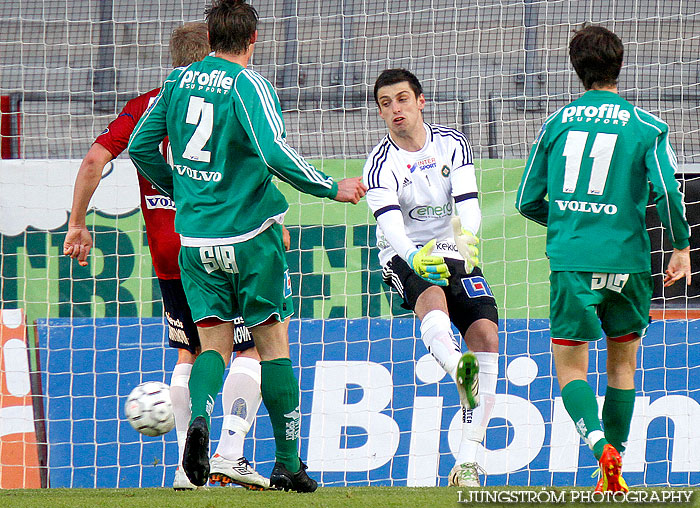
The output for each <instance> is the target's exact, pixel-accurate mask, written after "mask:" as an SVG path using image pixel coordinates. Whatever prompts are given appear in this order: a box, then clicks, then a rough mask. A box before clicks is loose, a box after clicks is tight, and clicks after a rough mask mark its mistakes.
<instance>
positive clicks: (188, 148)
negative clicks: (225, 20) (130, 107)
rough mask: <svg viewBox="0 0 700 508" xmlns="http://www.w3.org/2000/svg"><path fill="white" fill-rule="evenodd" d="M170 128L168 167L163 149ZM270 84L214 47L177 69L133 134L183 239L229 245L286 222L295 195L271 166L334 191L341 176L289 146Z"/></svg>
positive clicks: (320, 191)
mask: <svg viewBox="0 0 700 508" xmlns="http://www.w3.org/2000/svg"><path fill="white" fill-rule="evenodd" d="M166 134H167V135H168V137H169V140H170V147H171V151H172V157H173V166H172V167H170V165H168V164H167V163H166V162H165V160H164V159H163V157H162V156H161V155H160V153H159V152H158V150H157V143H159V142H160V140H161V139H163V137H164V136H165V135H166ZM285 138H286V132H285V128H284V122H283V120H282V112H281V108H280V104H279V100H278V98H277V94H276V93H275V91H274V89H273V88H272V85H271V84H270V83H269V82H268V81H267V80H266V79H265V78H263V77H262V76H261V75H260V74H258V73H257V72H255V71H252V70H250V69H247V68H245V67H243V66H241V65H239V64H237V63H233V62H229V61H228V60H224V59H222V58H218V57H216V56H211V55H210V56H207V57H206V58H205V59H204V60H202V61H201V62H195V63H193V64H191V65H189V66H187V67H181V68H178V69H175V70H174V71H173V72H172V73H171V74H170V76H168V78H167V79H166V80H165V82H164V83H163V86H162V87H161V92H160V94H159V95H158V97H157V98H156V100H155V102H154V104H153V105H152V106H151V107H150V108H149V109H148V111H146V113H145V114H144V115H143V117H142V118H141V120H140V122H139V124H138V125H137V126H136V129H135V130H134V133H133V134H132V136H131V139H130V141H129V155H130V156H131V159H132V160H133V161H134V164H135V165H136V168H137V169H138V170H139V172H140V173H142V174H143V175H144V176H145V177H146V178H147V179H148V180H149V181H151V182H152V183H153V184H154V185H155V186H156V187H157V188H158V189H160V190H161V191H162V192H164V193H166V194H168V195H170V196H172V197H173V199H174V201H175V204H176V206H177V213H176V215H175V230H176V231H177V232H178V233H179V234H180V237H181V241H182V245H184V246H190V247H197V246H202V245H225V244H232V243H238V242H243V241H246V240H248V239H250V238H253V237H254V236H256V235H257V234H259V233H260V232H262V231H263V230H265V229H266V228H268V227H269V226H270V225H271V224H273V223H274V222H278V223H282V219H283V217H284V214H285V213H286V211H287V202H286V200H285V199H284V196H283V195H282V193H281V192H280V191H279V190H278V189H277V187H276V186H275V185H274V183H273V182H272V176H273V174H274V175H276V176H278V177H279V178H281V179H282V180H284V181H286V182H288V183H289V184H291V185H292V186H294V187H295V188H297V189H299V190H301V191H303V192H306V193H309V194H313V195H315V196H318V197H329V198H333V197H335V195H336V194H337V192H338V184H337V183H335V182H334V181H333V179H332V178H330V177H328V176H326V175H325V174H323V173H322V172H321V171H319V170H317V169H316V168H314V167H313V166H311V165H310V164H309V163H308V162H306V161H305V160H304V159H303V158H302V157H301V156H300V155H299V154H298V153H297V152H296V151H295V150H294V149H293V148H292V147H290V146H289V145H287V143H286V141H285Z"/></svg>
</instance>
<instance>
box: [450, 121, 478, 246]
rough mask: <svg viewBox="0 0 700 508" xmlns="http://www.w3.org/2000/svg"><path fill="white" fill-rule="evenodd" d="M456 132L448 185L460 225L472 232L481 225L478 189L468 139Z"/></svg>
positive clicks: (475, 231) (474, 232)
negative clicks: (450, 188) (450, 187)
mask: <svg viewBox="0 0 700 508" xmlns="http://www.w3.org/2000/svg"><path fill="white" fill-rule="evenodd" d="M455 132H457V138H456V139H455V141H454V143H453V144H454V148H453V152H452V168H453V169H452V171H450V185H451V186H452V197H453V198H454V200H455V208H456V209H457V215H458V216H459V220H460V222H461V223H462V227H463V228H464V229H466V230H468V231H470V232H471V233H473V234H476V233H477V231H479V227H480V226H481V209H480V208H479V189H478V187H477V185H476V171H475V169H474V160H473V157H472V149H471V145H470V144H469V140H468V139H467V137H466V136H464V134H462V133H461V132H458V131H455Z"/></svg>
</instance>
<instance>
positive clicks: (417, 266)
mask: <svg viewBox="0 0 700 508" xmlns="http://www.w3.org/2000/svg"><path fill="white" fill-rule="evenodd" d="M434 248H435V240H430V241H429V242H428V243H427V244H425V245H424V246H423V247H421V248H420V249H416V250H414V251H413V252H411V253H410V254H409V255H408V264H409V266H410V267H411V268H413V271H414V272H416V273H417V274H418V275H419V276H421V277H422V278H423V279H425V280H427V281H428V282H431V283H433V284H437V285H438V286H447V279H448V278H449V276H450V270H449V269H448V268H447V265H446V264H445V258H443V257H442V256H431V254H432V252H433V249H434Z"/></svg>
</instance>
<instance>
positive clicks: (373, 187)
mask: <svg viewBox="0 0 700 508" xmlns="http://www.w3.org/2000/svg"><path fill="white" fill-rule="evenodd" d="M390 147H391V145H390V144H389V143H388V142H384V143H381V144H380V145H379V146H378V147H377V148H375V149H374V150H373V151H372V153H370V156H369V158H368V159H367V161H366V162H365V167H364V169H363V170H362V181H363V182H364V184H365V185H366V186H367V188H368V190H367V194H366V195H365V200H366V201H367V205H368V206H369V208H370V210H372V213H373V214H374V218H375V219H376V220H377V224H378V225H379V227H380V228H381V230H382V233H383V234H384V238H386V240H387V242H389V245H391V248H392V249H394V251H395V252H396V253H398V254H399V256H401V257H402V258H403V259H404V260H406V259H407V258H408V255H409V254H410V253H411V252H413V251H414V250H416V246H415V245H414V243H413V242H412V241H411V239H410V238H409V237H408V235H407V234H406V228H405V226H404V222H403V214H402V213H401V206H400V205H399V183H398V179H397V178H396V175H395V174H394V172H393V171H392V170H391V167H390V166H389V165H388V164H387V163H386V160H387V151H388V150H390Z"/></svg>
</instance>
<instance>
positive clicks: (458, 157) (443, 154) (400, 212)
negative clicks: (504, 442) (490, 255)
mask: <svg viewBox="0 0 700 508" xmlns="http://www.w3.org/2000/svg"><path fill="white" fill-rule="evenodd" d="M374 99H375V101H376V103H377V106H378V107H379V116H381V117H382V119H383V120H384V122H385V123H386V125H387V127H388V129H389V133H388V134H387V136H385V137H384V139H382V141H381V142H380V143H379V144H378V145H377V146H376V147H374V149H373V150H372V152H371V153H370V155H369V157H368V158H367V162H366V163H365V167H364V171H363V180H364V183H365V185H367V187H369V190H368V191H367V204H368V205H369V207H370V208H371V210H372V212H373V213H374V217H375V218H376V219H377V247H378V248H379V262H380V264H381V265H382V267H383V277H384V281H385V282H386V283H387V285H389V286H390V287H392V288H394V289H395V290H396V291H397V292H398V293H399V294H400V295H401V297H402V298H403V304H402V306H403V307H404V308H406V309H409V310H412V311H414V312H415V314H416V316H417V317H418V319H420V321H421V325H420V331H421V339H422V340H423V343H424V344H425V346H426V348H427V349H428V351H429V352H430V353H431V354H432V355H433V357H434V358H435V360H436V361H437V362H438V364H440V366H441V367H442V368H443V369H444V370H445V371H446V372H447V373H448V374H450V376H452V378H453V379H454V380H455V381H456V384H457V389H458V392H459V395H460V401H461V403H462V418H463V427H462V429H463V430H462V440H461V444H460V448H459V452H458V454H457V460H456V464H455V466H454V468H453V469H452V471H451V472H450V476H449V484H450V485H456V486H461V487H469V486H479V485H480V481H479V472H480V471H481V472H484V471H483V469H482V468H481V467H480V466H479V464H478V463H477V459H476V455H477V451H478V449H479V446H480V444H481V442H482V441H483V439H484V436H485V433H486V427H487V426H488V422H489V418H490V417H491V412H492V410H493V405H494V401H495V398H496V382H497V379H498V309H497V307H496V300H495V299H494V297H493V294H492V293H491V289H490V288H489V285H488V283H487V282H486V279H485V278H484V275H483V273H482V272H481V270H480V269H479V267H478V264H479V259H478V255H479V251H478V248H477V243H478V240H477V238H476V236H475V235H476V233H477V231H478V230H479V226H480V224H481V210H480V208H479V200H478V190H477V186H476V176H475V173H474V163H473V159H472V151H471V146H470V144H469V141H468V140H467V138H466V137H465V136H464V134H462V133H461V132H459V131H457V130H455V129H451V128H448V127H443V126H440V125H434V124H427V123H424V122H423V108H424V107H425V97H424V96H423V89H422V86H421V84H420V82H419V81H418V78H416V76H415V75H413V74H412V73H411V72H409V71H407V70H405V69H388V70H385V71H384V72H382V73H381V74H380V76H379V77H378V78H377V81H376V82H375V85H374ZM455 212H456V213H455ZM452 324H454V325H455V327H456V328H457V329H458V330H459V332H460V334H461V335H462V336H463V337H464V340H465V342H466V344H467V346H468V348H469V350H470V351H471V352H469V353H464V354H462V352H461V348H460V344H459V342H457V341H456V340H455V338H454V336H453V334H452V326H451V325H452ZM436 474H437V471H436Z"/></svg>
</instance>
